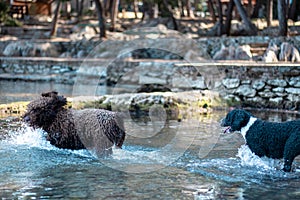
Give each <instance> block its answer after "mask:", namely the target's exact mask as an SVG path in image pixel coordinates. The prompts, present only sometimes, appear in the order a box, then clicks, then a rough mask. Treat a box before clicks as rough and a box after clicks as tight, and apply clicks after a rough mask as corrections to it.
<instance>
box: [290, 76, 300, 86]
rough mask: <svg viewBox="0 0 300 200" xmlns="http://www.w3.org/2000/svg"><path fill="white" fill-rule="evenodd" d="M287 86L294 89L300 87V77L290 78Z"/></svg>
mask: <svg viewBox="0 0 300 200" xmlns="http://www.w3.org/2000/svg"><path fill="white" fill-rule="evenodd" d="M289 84H290V85H291V86H294V87H300V77H292V78H291V79H290V81H289Z"/></svg>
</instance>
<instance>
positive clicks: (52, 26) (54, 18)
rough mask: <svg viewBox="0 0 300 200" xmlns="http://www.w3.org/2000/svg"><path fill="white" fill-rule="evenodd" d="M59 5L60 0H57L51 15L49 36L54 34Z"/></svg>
mask: <svg viewBox="0 0 300 200" xmlns="http://www.w3.org/2000/svg"><path fill="white" fill-rule="evenodd" d="M60 5H61V0H57V5H56V8H55V11H54V17H53V20H52V25H51V31H50V37H55V36H56V32H57V19H58V15H59V10H60Z"/></svg>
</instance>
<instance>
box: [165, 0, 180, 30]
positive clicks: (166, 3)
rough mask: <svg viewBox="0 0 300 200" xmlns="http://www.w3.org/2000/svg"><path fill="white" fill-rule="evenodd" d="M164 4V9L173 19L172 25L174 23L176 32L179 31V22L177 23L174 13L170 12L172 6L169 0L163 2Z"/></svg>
mask: <svg viewBox="0 0 300 200" xmlns="http://www.w3.org/2000/svg"><path fill="white" fill-rule="evenodd" d="M162 3H163V7H164V9H165V10H166V14H167V16H168V17H170V18H171V19H172V23H173V27H174V30H178V25H177V22H176V19H175V17H174V15H173V12H172V10H170V8H169V7H170V6H169V5H170V4H169V1H168V0H162Z"/></svg>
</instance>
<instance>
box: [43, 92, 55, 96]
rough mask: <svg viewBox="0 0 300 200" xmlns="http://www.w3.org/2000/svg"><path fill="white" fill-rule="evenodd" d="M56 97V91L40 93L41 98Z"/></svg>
mask: <svg viewBox="0 0 300 200" xmlns="http://www.w3.org/2000/svg"><path fill="white" fill-rule="evenodd" d="M57 95H58V92H56V91H51V92H44V93H42V97H55V96H57Z"/></svg>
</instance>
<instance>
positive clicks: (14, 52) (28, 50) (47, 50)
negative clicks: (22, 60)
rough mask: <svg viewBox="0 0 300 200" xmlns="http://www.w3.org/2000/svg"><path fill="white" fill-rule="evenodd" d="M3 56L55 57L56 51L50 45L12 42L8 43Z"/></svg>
mask: <svg viewBox="0 0 300 200" xmlns="http://www.w3.org/2000/svg"><path fill="white" fill-rule="evenodd" d="M3 55H5V56H24V57H25V56H26V57H35V56H39V57H57V56H58V51H57V49H56V46H55V45H54V44H52V43H49V42H46V43H35V42H31V41H14V42H11V43H9V44H8V45H7V46H6V47H5V49H4V51H3Z"/></svg>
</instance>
